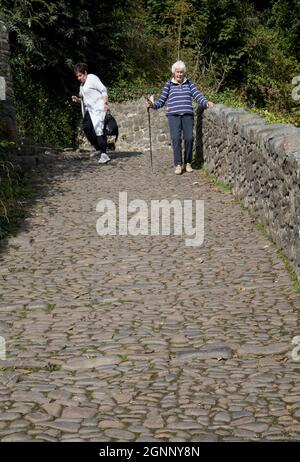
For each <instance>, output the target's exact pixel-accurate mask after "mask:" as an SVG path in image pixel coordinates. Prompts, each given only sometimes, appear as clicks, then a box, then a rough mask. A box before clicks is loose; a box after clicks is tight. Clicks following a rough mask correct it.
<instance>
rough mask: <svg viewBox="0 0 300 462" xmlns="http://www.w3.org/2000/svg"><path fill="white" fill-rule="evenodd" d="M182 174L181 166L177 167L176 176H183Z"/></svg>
mask: <svg viewBox="0 0 300 462" xmlns="http://www.w3.org/2000/svg"><path fill="white" fill-rule="evenodd" d="M181 174H182V166H181V165H176V167H175V175H181Z"/></svg>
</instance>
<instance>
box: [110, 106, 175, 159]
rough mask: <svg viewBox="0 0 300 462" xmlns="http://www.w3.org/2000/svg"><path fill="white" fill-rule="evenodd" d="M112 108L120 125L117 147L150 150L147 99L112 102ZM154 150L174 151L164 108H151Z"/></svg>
mask: <svg viewBox="0 0 300 462" xmlns="http://www.w3.org/2000/svg"><path fill="white" fill-rule="evenodd" d="M110 110H111V113H112V115H113V116H115V117H116V119H117V122H118V125H119V133H120V134H119V139H118V142H117V149H118V150H121V151H139V152H149V149H150V137H149V119H148V112H147V109H146V107H145V99H144V98H141V99H139V100H136V101H127V102H125V103H111V104H110ZM149 115H150V127H151V142H152V150H153V151H154V150H155V151H156V152H157V151H163V152H166V151H168V152H170V153H172V148H171V141H170V137H169V127H168V121H167V117H166V111H165V109H164V108H162V109H160V110H159V111H153V110H150V112H149Z"/></svg>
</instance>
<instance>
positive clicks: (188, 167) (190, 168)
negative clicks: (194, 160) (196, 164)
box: [185, 164, 193, 173]
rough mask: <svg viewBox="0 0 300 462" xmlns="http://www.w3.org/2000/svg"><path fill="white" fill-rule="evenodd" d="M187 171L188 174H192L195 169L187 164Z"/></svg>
mask: <svg viewBox="0 0 300 462" xmlns="http://www.w3.org/2000/svg"><path fill="white" fill-rule="evenodd" d="M185 171H186V172H188V173H192V171H193V168H192V166H191V164H186V166H185Z"/></svg>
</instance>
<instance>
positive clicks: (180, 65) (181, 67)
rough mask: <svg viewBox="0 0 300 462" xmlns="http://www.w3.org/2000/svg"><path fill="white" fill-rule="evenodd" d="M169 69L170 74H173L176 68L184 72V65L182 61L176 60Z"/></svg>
mask: <svg viewBox="0 0 300 462" xmlns="http://www.w3.org/2000/svg"><path fill="white" fill-rule="evenodd" d="M171 70H172V74H175V71H176V70H179V71H183V72H184V74H186V66H185V64H184V62H183V61H176V63H174V64H173V66H172V68H171Z"/></svg>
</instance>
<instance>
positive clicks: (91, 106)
mask: <svg viewBox="0 0 300 462" xmlns="http://www.w3.org/2000/svg"><path fill="white" fill-rule="evenodd" d="M79 95H80V97H81V110H82V115H83V116H84V114H85V113H86V111H88V112H89V114H90V116H91V119H92V123H93V126H94V129H95V132H96V135H97V136H101V135H103V126H104V118H105V111H104V97H105V96H107V90H106V87H105V86H104V85H103V83H102V82H101V80H100V79H99V77H97V76H96V75H94V74H88V76H87V78H86V81H85V82H84V84H83V85H80V91H79Z"/></svg>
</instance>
